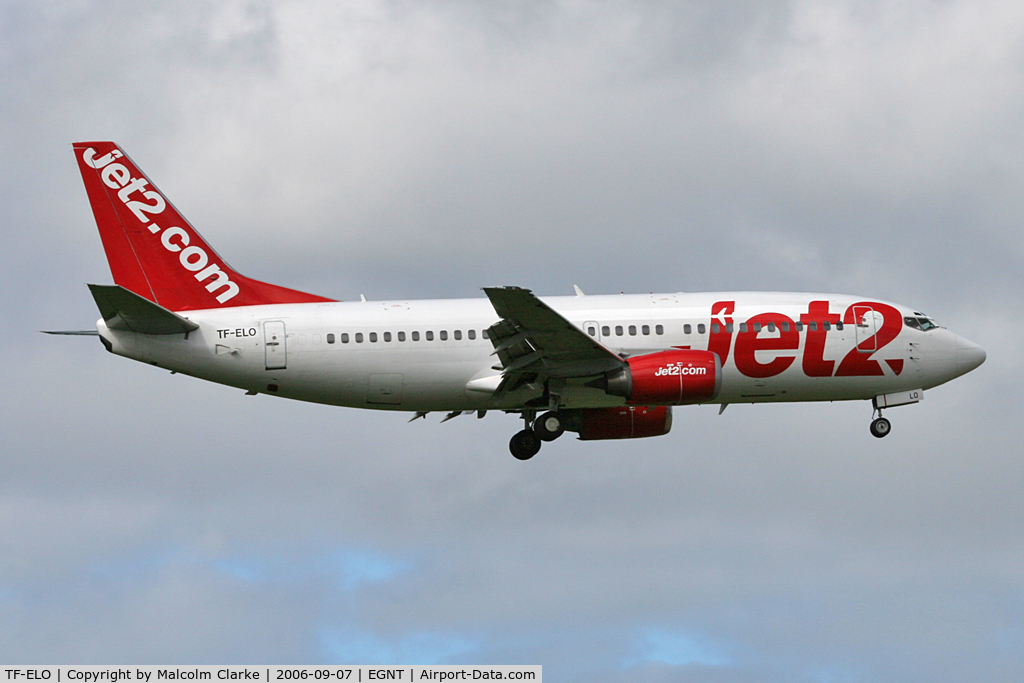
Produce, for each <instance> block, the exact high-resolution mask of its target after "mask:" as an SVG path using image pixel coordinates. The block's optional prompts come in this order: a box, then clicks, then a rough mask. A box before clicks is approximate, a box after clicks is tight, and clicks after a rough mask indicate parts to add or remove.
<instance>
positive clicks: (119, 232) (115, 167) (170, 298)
mask: <svg viewBox="0 0 1024 683" xmlns="http://www.w3.org/2000/svg"><path fill="white" fill-rule="evenodd" d="M74 148H75V157H76V159H77V160H78V167H79V170H81V172H82V180H83V181H85V190H86V192H87V193H88V194H89V203H90V204H91V205H92V211H93V215H94V216H95V217H96V226H97V227H98V228H99V231H100V238H101V239H102V240H103V248H104V250H105V251H106V253H107V261H108V262H109V263H110V272H111V273H112V274H113V276H114V282H116V283H117V284H118V285H120V286H122V287H124V288H125V289H127V290H129V291H132V292H134V293H136V294H138V295H139V296H142V297H145V298H146V299H149V300H150V301H152V302H154V303H156V304H159V305H160V306H162V307H164V308H166V309H168V310H171V311H187V310H195V309H202V308H221V307H229V306H254V305H258V304H280V303H310V302H318V301H332V299H327V298H324V297H322V296H316V295H315V294H307V293H305V292H299V291H296V290H294V289H288V288H286V287H278V286H277V285H271V284H268V283H266V282H260V281H258V280H252V279H249V278H247V277H245V276H244V275H241V274H239V273H237V272H235V271H234V270H232V269H231V267H230V266H228V264H227V263H226V262H225V261H224V260H223V259H222V258H221V257H220V256H218V255H217V252H215V251H214V250H213V248H211V247H210V245H209V244H207V243H206V241H205V240H204V239H203V238H202V236H201V235H200V234H199V233H198V232H197V231H196V230H195V228H193V227H192V225H191V224H189V222H188V221H186V220H185V218H184V217H183V216H182V215H181V214H180V213H178V211H177V209H175V208H174V206H173V205H172V204H171V203H170V202H169V201H167V199H166V198H165V197H164V195H163V194H162V193H161V192H160V191H159V190H158V189H157V188H156V186H155V185H154V184H153V183H152V182H151V181H150V180H149V178H147V177H146V176H145V174H143V173H142V171H140V170H139V168H138V167H137V166H136V165H135V164H134V163H133V162H132V160H131V159H129V158H128V155H126V154H125V153H124V152H123V151H122V150H121V149H120V148H118V146H117V145H115V144H114V143H113V142H76V143H75V144H74Z"/></svg>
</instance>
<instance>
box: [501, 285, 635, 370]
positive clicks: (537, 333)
mask: <svg viewBox="0 0 1024 683" xmlns="http://www.w3.org/2000/svg"><path fill="white" fill-rule="evenodd" d="M484 293H486V294H487V297H488V298H489V299H490V300H491V305H493V306H494V310H495V311H496V312H497V313H498V315H499V316H500V317H501V320H500V321H499V322H497V323H495V324H494V325H492V326H491V327H490V328H488V330H487V333H488V336H489V337H490V339H491V343H492V344H494V354H493V355H496V356H497V357H498V360H499V361H501V365H500V366H495V370H501V371H502V374H503V375H504V376H505V378H506V382H503V385H504V386H506V387H507V384H508V382H507V380H513V378H514V380H515V381H514V382H513V383H514V384H516V385H518V384H519V383H520V381H534V380H533V377H536V376H540V375H543V376H545V377H588V376H591V375H599V374H602V373H605V372H608V371H610V370H615V369H618V368H620V367H622V365H623V364H624V362H625V361H623V359H622V358H621V357H620V356H618V355H617V354H615V353H613V352H612V351H610V350H609V349H607V348H606V347H605V346H603V345H601V344H600V343H599V342H598V341H597V340H595V339H593V338H591V337H589V336H587V334H585V333H584V332H583V331H582V330H581V329H579V328H578V327H576V326H575V325H573V324H572V323H571V322H569V321H568V320H566V319H565V318H564V317H562V316H561V314H559V313H557V312H556V311H555V310H554V309H552V308H551V307H550V306H548V305H547V304H545V303H544V302H543V301H541V300H540V299H538V298H537V297H536V296H535V295H534V294H533V292H531V291H530V290H528V289H523V288H521V287H484Z"/></svg>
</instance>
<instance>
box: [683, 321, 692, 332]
mask: <svg viewBox="0 0 1024 683" xmlns="http://www.w3.org/2000/svg"><path fill="white" fill-rule="evenodd" d="M692 331H693V326H692V325H690V323H686V324H685V325H683V334H690V332H692Z"/></svg>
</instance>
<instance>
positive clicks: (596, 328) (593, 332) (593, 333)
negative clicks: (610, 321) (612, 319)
mask: <svg viewBox="0 0 1024 683" xmlns="http://www.w3.org/2000/svg"><path fill="white" fill-rule="evenodd" d="M583 332H584V333H586V335H587V336H589V337H593V338H594V339H596V340H597V341H601V326H600V325H598V324H597V323H596V322H594V321H593V320H588V321H587V322H585V323H583Z"/></svg>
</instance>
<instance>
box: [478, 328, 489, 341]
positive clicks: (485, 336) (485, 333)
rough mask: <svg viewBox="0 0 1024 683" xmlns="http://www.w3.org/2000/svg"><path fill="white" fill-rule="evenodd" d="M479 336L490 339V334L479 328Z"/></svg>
mask: <svg viewBox="0 0 1024 683" xmlns="http://www.w3.org/2000/svg"><path fill="white" fill-rule="evenodd" d="M480 336H481V337H483V338H484V339H490V338H491V335H490V334H488V332H487V330H480Z"/></svg>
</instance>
